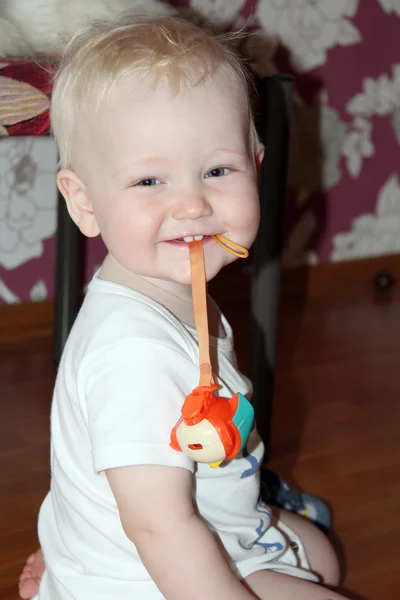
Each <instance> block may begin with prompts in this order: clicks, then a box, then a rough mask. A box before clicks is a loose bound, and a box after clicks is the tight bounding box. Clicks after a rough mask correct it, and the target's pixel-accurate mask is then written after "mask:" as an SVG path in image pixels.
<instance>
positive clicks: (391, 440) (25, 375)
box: [0, 273, 400, 600]
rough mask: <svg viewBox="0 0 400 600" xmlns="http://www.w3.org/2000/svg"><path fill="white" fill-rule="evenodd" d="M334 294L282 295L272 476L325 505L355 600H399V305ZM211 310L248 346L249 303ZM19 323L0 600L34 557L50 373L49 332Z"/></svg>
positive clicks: (10, 351) (1, 440) (7, 350)
mask: <svg viewBox="0 0 400 600" xmlns="http://www.w3.org/2000/svg"><path fill="white" fill-rule="evenodd" d="M329 282H330V283H329V285H330V286H331V287H330V291H329V285H325V284H324V282H322V284H321V285H320V288H318V286H316V287H315V286H314V288H309V289H308V292H307V294H308V300H307V303H306V304H304V301H303V299H302V297H301V295H299V293H298V289H297V292H296V293H292V290H291V289H290V286H285V288H284V289H285V290H286V291H285V292H284V296H283V302H282V311H281V320H280V327H279V348H278V369H277V382H276V399H275V415H274V424H273V443H272V466H273V467H274V468H275V469H277V470H278V471H279V472H280V473H281V474H282V475H284V476H285V477H287V478H288V479H289V480H290V481H291V482H292V483H296V484H297V485H298V486H299V487H301V488H303V489H304V490H307V491H308V492H313V493H316V494H319V495H321V496H322V497H324V498H326V499H327V500H328V501H329V503H330V504H331V506H332V508H333V511H334V520H335V535H336V543H337V545H338V547H339V551H340V553H341V556H342V557H345V568H346V581H345V587H346V589H348V590H351V591H352V595H351V598H357V599H361V598H362V599H367V600H397V599H398V598H400V592H399V589H400V568H399V567H400V511H399V504H400V476H399V473H400V435H399V429H400V427H399V425H400V402H399V396H400V335H399V334H400V293H399V291H398V290H396V291H395V292H394V293H393V294H392V296H389V297H388V298H387V299H386V300H382V299H381V300H379V299H377V298H376V297H375V296H374V294H373V293H372V292H371V289H370V288H369V287H368V286H369V283H368V285H367V284H365V285H364V287H363V286H358V287H357V286H355V285H354V282H353V279H348V280H347V282H346V279H345V278H344V279H343V278H340V273H339V276H337V277H336V279H335V277H334V278H333V279H332V277H330V279H329ZM327 288H328V292H327ZM310 290H311V291H310ZM218 300H219V301H220V303H221V304H222V305H223V308H225V310H226V311H227V312H228V314H229V313H230V314H229V316H230V317H231V320H232V321H233V324H234V326H235V329H236V332H237V338H238V339H239V341H240V342H241V343H242V344H244V342H245V339H246V335H247V326H248V317H247V315H248V310H247V306H246V299H243V304H242V305H241V304H240V302H239V303H238V302H236V303H235V304H230V303H229V302H228V300H225V301H224V298H223V297H221V298H218ZM32 310H40V308H39V309H38V308H36V309H32ZM0 312H1V311H0ZM7 314H8V313H7ZM13 314H14V313H13ZM3 315H4V311H3ZM14 318H15V316H14ZM21 318H22V317H21ZM24 318H25V319H26V316H25V317H24ZM5 321H7V322H5ZM20 323H21V321H18V318H16V320H15V323H14V325H15V327H14V329H15V332H16V334H15V336H13V335H12V331H13V322H12V319H11V321H10V319H5V320H4V319H3V327H1V325H0V415H1V416H0V472H1V474H2V476H1V479H0V515H1V516H0V598H1V599H7V600H16V598H17V594H16V580H17V577H18V574H19V571H20V569H21V567H22V565H23V562H24V559H25V558H26V556H27V555H28V554H29V553H30V552H31V551H32V550H34V549H35V548H36V546H37V541H36V531H35V529H36V518H37V511H38V508H39V506H40V503H41V500H42V499H43V497H44V495H45V493H46V490H47V488H48V482H49V467H48V438H49V407H50V399H51V391H52V385H53V379H54V373H55V370H54V366H53V363H52V358H51V338H50V337H49V336H48V328H46V327H43V328H42V329H40V328H38V329H37V330H35V331H34V332H33V333H32V331H31V333H30V334H29V335H28V336H27V337H28V339H24V336H23V335H22V334H21V326H20ZM25 329H27V330H29V327H28V326H26V327H25ZM2 332H3V333H4V332H6V333H7V335H5V336H4V335H3V339H2V336H1V334H2ZM10 332H11V333H10ZM13 337H14V338H15V339H13ZM243 360H244V356H243V353H242V361H243Z"/></svg>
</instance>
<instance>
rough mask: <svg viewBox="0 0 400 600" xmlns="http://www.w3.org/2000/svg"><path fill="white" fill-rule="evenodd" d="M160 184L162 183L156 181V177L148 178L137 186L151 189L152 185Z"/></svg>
mask: <svg viewBox="0 0 400 600" xmlns="http://www.w3.org/2000/svg"><path fill="white" fill-rule="evenodd" d="M158 183H160V180H159V179H156V178H155V177H146V179H142V181H139V182H138V183H137V184H136V185H141V186H143V187H150V186H152V185H157V184H158Z"/></svg>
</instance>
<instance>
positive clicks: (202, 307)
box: [189, 235, 249, 386]
mask: <svg viewBox="0 0 400 600" xmlns="http://www.w3.org/2000/svg"><path fill="white" fill-rule="evenodd" d="M212 237H213V238H214V240H215V241H216V242H217V243H218V244H219V245H220V246H222V248H224V250H227V251H228V252H230V253H231V254H234V255H235V256H238V257H240V258H246V257H247V256H248V255H249V252H248V250H247V249H246V248H243V246H240V245H239V244H236V243H235V242H231V241H230V240H228V238H226V237H224V236H222V235H219V236H214V235H213V236H212ZM220 240H222V241H220ZM224 242H226V243H224ZM228 244H229V245H228ZM236 249H237V250H239V252H238V251H237V250H236ZM189 252H190V272H191V278H192V298H193V313H194V322H195V326H196V331H197V338H198V341H199V355H200V385H201V386H202V385H205V386H209V385H212V384H213V383H214V378H213V374H212V367H211V359H210V337H209V332H208V314H207V283H206V270H205V265H204V252H203V242H202V241H201V240H200V241H194V242H189Z"/></svg>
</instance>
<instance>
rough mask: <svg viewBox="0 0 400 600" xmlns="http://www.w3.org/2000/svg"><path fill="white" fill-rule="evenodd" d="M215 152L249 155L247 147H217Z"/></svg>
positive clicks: (241, 155)
mask: <svg viewBox="0 0 400 600" xmlns="http://www.w3.org/2000/svg"><path fill="white" fill-rule="evenodd" d="M214 152H215V153H221V154H234V155H235V156H240V157H243V156H246V155H247V151H246V148H215V150H214Z"/></svg>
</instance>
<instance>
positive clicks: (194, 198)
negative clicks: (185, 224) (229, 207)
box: [172, 189, 213, 220]
mask: <svg viewBox="0 0 400 600" xmlns="http://www.w3.org/2000/svg"><path fill="white" fill-rule="evenodd" d="M212 213H213V210H212V207H211V204H210V202H209V200H208V198H207V196H206V194H205V193H204V192H203V191H202V190H201V189H198V190H191V191H182V192H179V193H177V194H176V196H175V198H174V202H173V207H172V216H173V217H174V218H175V219H178V220H182V219H200V218H201V217H208V216H210V215H212Z"/></svg>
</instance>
